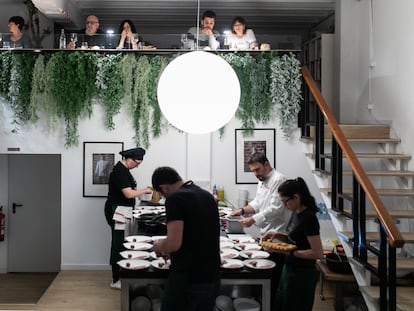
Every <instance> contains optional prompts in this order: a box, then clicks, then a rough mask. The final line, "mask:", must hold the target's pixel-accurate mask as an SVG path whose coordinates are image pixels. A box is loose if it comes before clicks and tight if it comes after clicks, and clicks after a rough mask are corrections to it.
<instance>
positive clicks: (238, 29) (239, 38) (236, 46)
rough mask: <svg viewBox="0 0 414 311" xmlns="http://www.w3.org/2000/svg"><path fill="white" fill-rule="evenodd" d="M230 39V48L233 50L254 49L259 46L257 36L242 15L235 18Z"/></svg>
mask: <svg viewBox="0 0 414 311" xmlns="http://www.w3.org/2000/svg"><path fill="white" fill-rule="evenodd" d="M228 40H229V46H230V49H233V50H254V49H256V48H257V42H256V36H255V35H254V32H253V30H252V29H247V26H246V20H245V19H244V18H243V17H241V16H236V17H235V18H233V22H232V23H231V34H230V35H229V37H228Z"/></svg>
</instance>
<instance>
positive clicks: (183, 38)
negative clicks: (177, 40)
mask: <svg viewBox="0 0 414 311" xmlns="http://www.w3.org/2000/svg"><path fill="white" fill-rule="evenodd" d="M187 42H188V37H187V34H186V33H183V34H181V43H182V44H183V49H185V48H186V46H187Z"/></svg>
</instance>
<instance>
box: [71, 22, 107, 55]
mask: <svg viewBox="0 0 414 311" xmlns="http://www.w3.org/2000/svg"><path fill="white" fill-rule="evenodd" d="M79 42H87V43H88V48H90V49H100V48H101V47H105V45H106V44H105V36H104V32H103V31H102V30H101V29H100V28H99V19H98V17H96V16H95V15H89V16H88V17H87V18H86V20H85V28H84V29H81V30H80V31H79ZM75 44H76V43H73V42H69V43H68V44H67V48H68V49H75V48H76V46H75Z"/></svg>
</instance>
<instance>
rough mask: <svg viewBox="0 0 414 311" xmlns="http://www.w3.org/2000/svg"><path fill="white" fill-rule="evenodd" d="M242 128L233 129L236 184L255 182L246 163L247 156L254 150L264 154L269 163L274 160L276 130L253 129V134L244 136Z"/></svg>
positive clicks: (273, 165)
mask: <svg viewBox="0 0 414 311" xmlns="http://www.w3.org/2000/svg"><path fill="white" fill-rule="evenodd" d="M243 131H244V130H243V129H236V130H235V138H236V150H235V152H236V184H256V183H257V178H256V177H255V176H254V174H253V173H252V172H251V171H250V169H249V165H248V164H247V162H248V160H249V157H250V156H251V155H252V154H253V153H255V152H262V153H264V154H266V156H267V158H268V160H269V162H270V165H272V167H275V162H276V146H275V139H276V130H275V129H254V130H253V135H250V136H245V135H244V134H243Z"/></svg>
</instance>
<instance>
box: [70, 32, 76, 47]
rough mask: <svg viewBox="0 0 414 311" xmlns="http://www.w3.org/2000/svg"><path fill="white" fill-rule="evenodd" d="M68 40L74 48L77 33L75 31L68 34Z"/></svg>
mask: <svg viewBox="0 0 414 311" xmlns="http://www.w3.org/2000/svg"><path fill="white" fill-rule="evenodd" d="M70 42H72V44H73V47H74V48H76V42H78V34H77V33H71V34H70Z"/></svg>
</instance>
